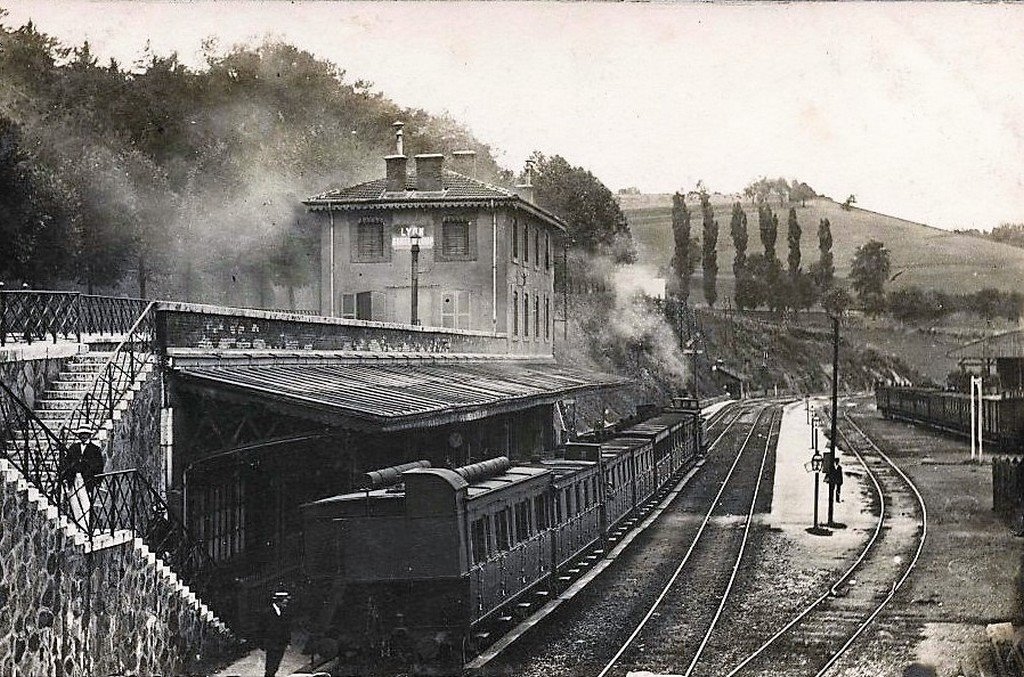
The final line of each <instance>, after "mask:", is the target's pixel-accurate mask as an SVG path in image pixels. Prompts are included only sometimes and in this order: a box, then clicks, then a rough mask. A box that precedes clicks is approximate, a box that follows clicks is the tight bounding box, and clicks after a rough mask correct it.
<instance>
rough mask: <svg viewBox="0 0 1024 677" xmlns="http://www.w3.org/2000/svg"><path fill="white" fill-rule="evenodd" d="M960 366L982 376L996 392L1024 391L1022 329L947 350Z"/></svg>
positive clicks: (985, 383)
mask: <svg viewBox="0 0 1024 677" xmlns="http://www.w3.org/2000/svg"><path fill="white" fill-rule="evenodd" d="M950 357H955V358H957V359H958V360H959V363H960V366H961V368H963V369H964V370H965V371H968V372H970V373H973V374H980V375H981V376H982V378H983V379H984V380H983V385H985V386H986V388H987V389H989V390H992V391H997V392H1017V393H1021V392H1024V329H1017V330H1014V331H1008V332H1004V333H1002V334H997V335H995V336H988V337H985V338H983V339H980V340H977V341H973V342H971V343H968V344H966V345H963V346H960V347H959V348H956V349H954V350H952V351H950Z"/></svg>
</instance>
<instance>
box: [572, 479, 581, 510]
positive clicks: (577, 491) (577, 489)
mask: <svg viewBox="0 0 1024 677" xmlns="http://www.w3.org/2000/svg"><path fill="white" fill-rule="evenodd" d="M573 486H574V487H575V494H576V501H575V503H574V505H575V506H576V514H577V515H578V514H579V513H581V512H583V483H582V482H579V483H577V484H575V485H573Z"/></svg>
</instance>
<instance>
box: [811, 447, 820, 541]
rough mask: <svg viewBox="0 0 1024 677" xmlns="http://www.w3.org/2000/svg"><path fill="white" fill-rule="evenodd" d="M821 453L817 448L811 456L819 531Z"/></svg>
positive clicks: (816, 527)
mask: <svg viewBox="0 0 1024 677" xmlns="http://www.w3.org/2000/svg"><path fill="white" fill-rule="evenodd" d="M814 441H815V442H817V441H818V436H817V435H815V436H814ZM821 460H822V459H821V453H820V452H819V451H818V449H817V448H815V449H814V455H813V456H811V470H813V471H814V530H815V531H818V529H819V527H818V494H819V487H820V486H821Z"/></svg>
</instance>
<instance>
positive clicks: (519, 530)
mask: <svg viewBox="0 0 1024 677" xmlns="http://www.w3.org/2000/svg"><path fill="white" fill-rule="evenodd" d="M601 437H602V438H603V439H601V438H592V439H589V440H586V441H580V442H574V443H570V444H567V445H566V446H565V447H564V450H560V451H564V454H563V456H562V457H560V458H552V459H547V460H537V461H535V462H529V463H515V464H513V463H512V462H511V461H509V459H508V458H505V457H499V458H494V459H490V460H487V461H483V462H481V463H475V464H472V465H467V466H463V467H460V468H454V469H447V468H432V467H430V466H429V464H428V463H427V462H426V461H419V462H414V463H410V464H406V465H402V466H395V467H392V468H385V469H382V470H379V471H375V472H372V473H368V474H366V475H365V476H364V477H363V482H362V484H363V490H362V491H357V492H353V493H348V494H343V495H339V496H334V497H330V498H326V499H322V500H319V501H316V502H313V503H310V504H307V505H305V506H303V513H304V523H305V530H304V532H305V538H306V544H305V547H306V552H305V563H306V564H305V569H306V570H305V574H306V576H307V578H308V579H309V580H310V581H311V582H312V583H313V585H314V587H317V588H319V589H322V590H324V592H325V594H326V595H327V596H328V597H327V599H326V601H325V609H326V613H322V615H321V619H322V623H323V624H324V626H325V631H324V635H325V638H326V640H327V641H326V642H325V644H326V645H327V646H328V647H329V648H328V649H326V650H325V651H326V653H328V657H330V654H331V653H334V654H335V655H336V667H337V668H338V669H339V670H341V666H342V665H345V666H347V667H348V668H349V669H350V670H352V671H353V672H355V673H358V674H368V673H372V672H373V671H374V669H375V668H377V669H394V668H397V667H399V666H400V667H401V669H404V670H410V669H411V670H412V671H413V672H414V673H416V674H430V673H433V674H453V673H456V672H458V670H459V669H460V668H461V666H462V665H463V663H464V661H465V660H466V659H467V657H469V656H471V655H473V654H474V653H475V651H476V650H477V649H478V648H479V646H477V642H478V641H480V640H481V638H484V637H485V636H486V635H487V634H488V633H487V632H482V631H481V628H484V627H487V626H488V624H489V623H493V622H495V619H496V618H501V619H503V620H505V621H509V620H511V619H512V618H513V617H514V616H513V615H514V614H515V612H516V610H517V607H525V608H528V607H529V606H530V605H529V603H527V602H523V600H524V599H529V598H531V597H534V596H537V595H539V596H541V597H543V596H544V595H546V594H549V593H550V592H551V591H552V590H553V589H556V588H557V586H558V584H559V580H560V579H563V580H564V579H565V578H566V577H564V576H562V575H561V574H562V573H563V572H564V571H565V570H567V569H569V568H570V567H571V566H572V563H574V562H575V561H577V560H578V559H579V558H580V557H581V555H583V554H584V553H585V552H586V551H588V550H590V549H592V548H594V547H596V546H597V545H598V544H600V543H602V542H603V540H604V539H605V538H607V536H608V534H609V532H610V531H611V530H613V529H615V528H616V526H617V525H619V524H620V523H621V522H622V521H623V520H624V519H625V518H627V517H628V516H629V515H630V514H631V513H633V512H634V511H636V510H637V509H638V508H639V507H640V506H642V505H643V504H644V503H645V502H646V501H648V500H650V499H651V498H652V497H654V496H655V495H656V494H657V493H658V492H659V490H660V489H661V488H663V487H665V486H666V485H669V484H670V483H672V482H673V481H674V480H675V479H676V478H678V477H679V475H680V474H681V473H683V472H685V471H686V470H687V469H688V468H690V467H691V466H692V465H693V464H694V463H695V461H696V460H697V458H698V456H699V454H700V453H701V449H702V431H701V419H700V409H699V406H698V403H697V401H696V400H695V399H692V398H676V400H674V402H673V407H670V408H667V409H664V410H662V411H661V412H660V413H658V414H657V415H654V416H651V417H649V418H647V420H644V421H642V422H631V424H630V425H629V426H628V427H624V428H623V429H621V430H617V431H610V432H607V433H606V434H604V435H602V436H601Z"/></svg>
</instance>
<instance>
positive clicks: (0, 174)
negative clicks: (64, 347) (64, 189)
mask: <svg viewBox="0 0 1024 677" xmlns="http://www.w3.org/2000/svg"><path fill="white" fill-rule="evenodd" d="M21 144H22V135H21V131H20V129H19V127H18V125H16V124H15V123H14V122H13V121H11V120H10V119H8V118H6V117H3V116H0V249H2V250H3V251H4V252H5V254H4V256H0V278H10V279H13V280H21V281H25V282H28V283H29V284H30V285H31V286H36V285H37V284H38V283H40V282H42V281H45V280H47V279H48V278H50V277H52V276H54V275H58V274H61V273H63V272H64V271H65V269H66V267H67V261H68V260H70V258H71V256H72V253H73V247H74V240H73V238H72V236H71V235H72V234H71V233H70V232H69V222H68V220H67V217H66V214H65V213H64V212H63V209H62V207H61V204H62V200H61V199H60V194H59V187H58V186H55V185H53V179H52V176H51V175H49V174H48V173H47V172H45V170H43V169H42V168H40V167H39V166H37V164H36V163H35V162H34V160H33V158H32V157H31V156H30V155H29V154H28V153H27V152H26V151H25V150H24V149H23V148H22V145H21Z"/></svg>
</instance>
